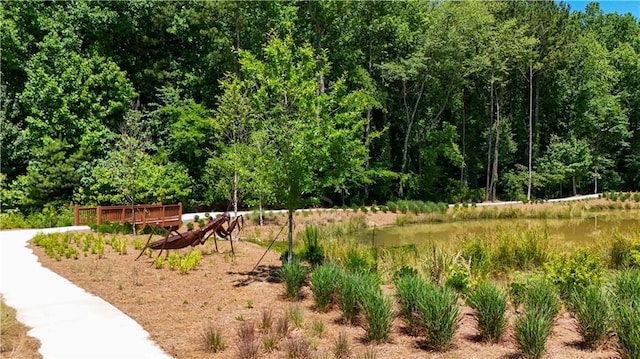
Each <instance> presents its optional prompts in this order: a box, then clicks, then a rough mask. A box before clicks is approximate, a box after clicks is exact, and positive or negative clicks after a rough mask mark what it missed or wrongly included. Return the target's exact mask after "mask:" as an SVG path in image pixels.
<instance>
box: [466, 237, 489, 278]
mask: <svg viewBox="0 0 640 359" xmlns="http://www.w3.org/2000/svg"><path fill="white" fill-rule="evenodd" d="M462 256H463V257H464V258H466V259H467V260H469V262H470V268H471V272H472V273H473V274H475V275H479V276H485V275H486V274H487V273H489V270H490V269H491V249H490V247H489V245H488V244H487V240H486V239H485V238H482V237H474V238H472V239H471V240H469V241H467V242H466V243H465V245H464V247H463V249H462Z"/></svg>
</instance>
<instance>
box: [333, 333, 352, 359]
mask: <svg viewBox="0 0 640 359" xmlns="http://www.w3.org/2000/svg"><path fill="white" fill-rule="evenodd" d="M333 355H334V356H335V357H336V359H344V358H348V357H349V356H350V355H351V345H350V344H349V335H347V333H346V332H344V331H342V332H340V334H338V337H337V338H336V341H335V342H334V343H333Z"/></svg>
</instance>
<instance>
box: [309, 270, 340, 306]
mask: <svg viewBox="0 0 640 359" xmlns="http://www.w3.org/2000/svg"><path fill="white" fill-rule="evenodd" d="M339 278H340V272H339V270H338V267H336V266H335V265H334V264H333V263H327V264H324V265H322V266H320V267H317V268H316V269H315V270H314V271H313V273H311V278H310V279H311V290H312V291H313V300H314V302H315V305H316V308H317V309H318V311H320V312H327V311H328V310H329V309H330V307H331V304H332V303H333V300H334V297H335V295H336V293H337V291H338V279H339Z"/></svg>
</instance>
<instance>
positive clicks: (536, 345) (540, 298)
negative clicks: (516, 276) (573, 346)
mask: <svg viewBox="0 0 640 359" xmlns="http://www.w3.org/2000/svg"><path fill="white" fill-rule="evenodd" d="M523 289H524V293H522V295H523V297H524V300H523V301H524V310H525V312H524V314H523V315H521V316H520V317H518V318H517V319H516V327H515V336H516V341H517V342H518V346H519V347H520V350H521V352H522V354H523V355H524V356H525V357H527V358H540V357H541V356H542V355H543V353H544V350H545V343H546V341H547V338H548V337H549V334H551V329H552V327H553V322H554V319H555V317H556V315H557V314H558V311H559V308H560V302H559V300H558V297H557V294H556V293H555V290H554V287H553V285H552V284H550V283H548V282H547V281H545V280H542V279H540V278H533V279H531V280H529V281H528V282H527V283H526V284H525V285H524V288H523Z"/></svg>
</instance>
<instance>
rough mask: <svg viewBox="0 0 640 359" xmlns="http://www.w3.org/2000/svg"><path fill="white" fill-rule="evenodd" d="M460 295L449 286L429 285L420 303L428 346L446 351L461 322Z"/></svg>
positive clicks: (422, 327)
mask: <svg viewBox="0 0 640 359" xmlns="http://www.w3.org/2000/svg"><path fill="white" fill-rule="evenodd" d="M457 301H458V297H457V296H456V294H455V293H454V292H453V291H451V290H450V289H449V288H447V287H437V286H434V285H429V286H427V288H426V290H425V291H424V293H423V295H421V297H420V299H419V302H418V305H419V308H420V315H421V319H422V326H421V329H422V330H423V332H424V336H425V342H426V346H427V347H428V348H430V349H434V350H436V351H445V350H447V349H448V348H449V347H450V345H451V340H452V339H453V334H454V333H455V331H456V329H457V328H458V325H459V323H460V318H459V313H460V308H459V305H458V303H457Z"/></svg>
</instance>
